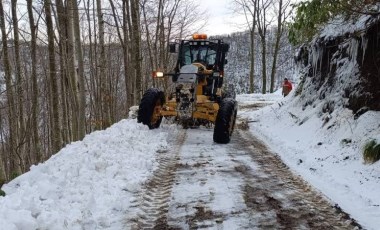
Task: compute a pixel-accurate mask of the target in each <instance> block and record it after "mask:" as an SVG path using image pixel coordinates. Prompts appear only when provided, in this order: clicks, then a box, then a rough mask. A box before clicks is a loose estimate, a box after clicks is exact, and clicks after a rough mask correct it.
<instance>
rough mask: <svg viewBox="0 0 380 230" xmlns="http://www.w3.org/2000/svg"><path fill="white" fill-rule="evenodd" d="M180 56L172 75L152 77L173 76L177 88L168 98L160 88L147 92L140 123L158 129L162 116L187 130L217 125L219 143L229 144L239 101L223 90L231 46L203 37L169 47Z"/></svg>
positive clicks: (143, 101)
mask: <svg viewBox="0 0 380 230" xmlns="http://www.w3.org/2000/svg"><path fill="white" fill-rule="evenodd" d="M169 49H170V52H171V53H178V59H177V64H176V67H175V69H174V71H173V72H172V73H162V72H154V73H153V77H155V78H163V77H167V76H168V77H171V78H172V81H173V83H174V85H175V87H173V90H172V92H170V93H168V94H167V95H165V94H164V92H163V91H161V90H159V89H157V88H150V89H148V90H146V91H145V93H144V95H143V97H142V99H141V103H140V105H139V111H138V115H137V121H138V122H140V123H143V124H145V125H147V126H148V127H149V128H150V129H154V128H158V127H159V126H160V124H161V120H162V118H163V117H175V120H176V121H177V122H178V123H179V124H181V125H182V126H183V127H184V128H188V127H194V126H195V127H196V126H199V125H204V126H212V125H213V126H214V135H213V139H214V141H215V142H216V143H228V142H230V138H231V135H232V132H233V130H234V126H235V120H236V114H237V102H236V100H235V99H234V97H233V96H232V95H233V93H231V92H226V91H225V90H224V89H223V87H222V86H223V81H224V65H225V64H227V60H226V54H227V52H228V49H229V45H228V44H226V43H223V41H222V40H221V39H215V40H211V39H207V36H206V35H204V34H196V35H193V39H190V40H180V41H177V42H176V43H171V44H170V45H169Z"/></svg>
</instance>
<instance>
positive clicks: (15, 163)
mask: <svg viewBox="0 0 380 230" xmlns="http://www.w3.org/2000/svg"><path fill="white" fill-rule="evenodd" d="M0 29H1V39H2V44H3V64H4V74H5V85H6V88H7V106H8V122H9V142H8V149H7V150H8V157H7V159H6V162H7V161H8V162H9V164H6V166H7V169H6V172H7V176H8V179H10V178H9V176H10V175H11V174H12V175H19V174H20V173H21V168H20V163H21V162H20V160H21V159H20V158H21V157H20V156H19V155H17V152H16V146H17V140H16V133H17V131H16V130H17V121H16V120H15V119H14V117H15V115H16V114H17V112H16V109H15V103H14V92H13V85H12V72H11V65H10V62H9V54H8V38H7V32H6V29H5V19H4V7H3V0H0ZM11 177H13V176H11Z"/></svg>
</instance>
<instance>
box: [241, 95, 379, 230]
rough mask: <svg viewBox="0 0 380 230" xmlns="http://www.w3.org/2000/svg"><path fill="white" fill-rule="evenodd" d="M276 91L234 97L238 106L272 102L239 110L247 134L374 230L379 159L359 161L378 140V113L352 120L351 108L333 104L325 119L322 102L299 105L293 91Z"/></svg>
mask: <svg viewBox="0 0 380 230" xmlns="http://www.w3.org/2000/svg"><path fill="white" fill-rule="evenodd" d="M276 94H277V98H276V97H274V96H275V95H276ZM276 94H275V95H273V94H272V95H255V94H253V95H238V97H237V98H238V100H239V101H240V104H241V105H244V104H247V103H250V102H253V101H258V102H263V101H272V102H274V104H273V105H271V106H267V107H265V108H263V109H261V110H258V111H253V112H252V111H245V110H242V111H240V112H239V115H240V116H241V117H242V118H245V119H247V120H248V123H249V126H250V130H251V132H252V133H253V134H255V135H257V136H259V137H260V138H261V139H262V140H263V141H264V142H265V143H267V144H268V145H269V146H270V147H271V148H272V149H273V151H274V152H276V153H278V154H279V156H281V158H282V160H283V161H284V162H285V163H286V164H287V165H288V166H289V167H290V168H291V169H292V170H293V171H294V172H295V173H297V174H299V175H301V176H302V177H303V178H305V179H306V180H307V181H309V182H310V183H311V184H312V185H313V186H314V187H315V188H317V189H319V190H320V191H321V192H322V193H324V194H325V195H326V196H328V197H329V198H330V199H331V201H332V202H333V203H336V204H337V205H338V206H340V207H341V208H342V209H343V210H344V211H346V212H347V213H349V214H350V215H351V217H353V218H355V219H356V220H358V222H359V223H360V224H361V225H363V227H365V228H367V229H378V224H379V223H380V222H379V220H380V198H379V194H380V176H379V175H380V162H377V163H375V164H372V165H366V164H364V163H363V158H362V149H363V146H364V145H365V143H366V142H367V141H368V140H371V139H375V140H377V142H378V143H379V142H380V112H379V111H369V112H367V113H365V114H363V115H362V116H360V117H359V118H358V119H356V120H355V119H354V116H353V113H352V111H351V110H349V109H345V108H343V107H339V108H338V107H336V108H335V110H334V111H333V112H332V114H330V119H329V120H323V114H322V113H321V112H320V111H321V109H322V106H323V104H317V105H316V106H315V107H311V106H309V107H307V108H306V109H302V99H301V98H299V97H294V91H292V92H291V94H290V96H288V97H286V98H282V97H281V94H280V92H276Z"/></svg>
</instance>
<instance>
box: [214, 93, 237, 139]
mask: <svg viewBox="0 0 380 230" xmlns="http://www.w3.org/2000/svg"><path fill="white" fill-rule="evenodd" d="M236 114H237V102H236V101H235V100H234V99H233V98H224V99H223V100H222V101H221V103H220V108H219V111H218V114H217V116H216V120H215V127H214V141H215V142H216V143H220V144H227V143H229V142H230V140H231V135H232V133H233V131H234V128H235V121H236Z"/></svg>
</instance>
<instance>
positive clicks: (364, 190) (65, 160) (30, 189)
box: [0, 90, 380, 230]
mask: <svg viewBox="0 0 380 230" xmlns="http://www.w3.org/2000/svg"><path fill="white" fill-rule="evenodd" d="M294 92H295V90H293V91H292V92H291V93H290V95H289V96H287V97H286V98H283V97H282V96H281V93H280V92H279V91H277V92H276V93H274V94H267V95H262V94H244V95H238V96H237V99H238V101H239V105H240V107H241V108H243V109H241V110H239V113H238V115H239V117H240V118H242V119H247V120H248V121H249V126H250V131H251V132H252V133H253V134H254V135H257V136H258V137H259V138H260V139H262V140H263V141H264V142H265V143H267V144H268V145H269V146H270V147H271V149H272V151H273V152H275V153H277V154H278V155H279V156H280V157H281V158H282V160H283V161H284V162H285V163H286V164H287V165H288V166H289V167H290V169H291V170H292V171H293V172H294V173H296V174H298V175H301V176H302V177H303V178H304V179H305V180H307V181H308V182H309V183H310V184H311V185H313V186H314V187H315V188H316V189H317V190H319V191H321V192H322V193H324V194H325V195H326V196H327V197H328V198H329V199H330V200H331V202H332V203H333V204H337V205H339V206H340V207H341V208H342V209H343V210H344V211H345V212H347V213H349V214H350V215H351V217H353V218H354V219H356V220H357V221H358V222H359V224H361V225H362V226H363V227H364V228H366V229H377V228H378V224H379V219H380V199H379V194H380V176H379V175H380V163H379V162H377V163H374V164H370V165H368V164H364V163H363V158H362V148H363V145H364V144H365V143H366V142H367V141H368V140H370V139H374V140H377V141H378V142H380V112H375V111H368V112H367V113H365V114H363V115H362V116H360V117H359V118H358V119H356V120H355V119H354V118H353V114H352V112H351V111H350V110H348V109H344V108H343V107H335V110H334V111H333V112H332V113H331V114H329V115H327V114H321V113H320V110H321V108H322V105H318V104H317V105H316V106H315V107H313V106H308V107H306V108H305V109H304V110H302V106H300V104H301V101H300V100H301V99H300V98H299V97H295V96H294ZM252 103H263V104H271V105H267V106H266V107H264V108H262V109H259V110H256V111H254V110H252V108H251V109H250V108H248V107H249V105H250V104H252ZM326 116H329V118H328V120H327V119H326ZM175 129H178V127H177V126H171V125H163V126H162V127H161V128H159V129H155V130H149V129H148V128H147V127H146V126H143V125H141V124H137V123H136V119H127V120H122V121H120V122H119V123H117V124H115V125H113V126H112V127H110V128H108V129H107V130H104V131H97V132H94V133H92V134H89V135H87V136H86V137H85V139H84V140H83V141H78V142H75V143H72V144H70V145H67V146H66V147H65V148H63V149H62V150H61V151H60V152H58V153H57V154H55V155H54V156H53V157H51V159H49V160H48V161H46V162H45V163H42V164H39V165H36V166H33V167H32V168H31V170H30V172H28V173H25V174H23V175H21V176H19V177H17V178H16V179H14V180H13V181H11V182H9V183H8V184H5V185H4V186H3V187H2V189H3V190H4V191H5V192H6V194H7V195H6V196H5V197H0V229H1V230H13V229H22V230H24V229H25V230H28V229H123V226H124V222H125V218H126V216H133V213H130V212H134V211H135V210H136V209H134V208H132V205H131V203H133V202H134V201H135V200H136V194H138V193H139V192H140V191H141V189H142V186H143V185H144V183H145V182H147V180H148V179H149V178H150V177H151V176H152V173H153V171H154V170H155V169H156V168H157V166H158V163H157V162H156V159H157V156H158V155H157V154H159V153H160V152H161V153H162V152H164V151H163V150H166V149H167V148H170V146H169V144H168V143H167V138H168V135H170V134H169V133H173V130H175ZM191 132H196V131H194V130H190V131H189V135H188V138H187V139H186V141H185V144H184V146H183V147H182V149H181V152H182V153H181V154H182V155H181V162H180V163H181V164H187V165H191V164H193V163H194V162H192V161H191V160H190V159H192V157H194V154H196V153H195V152H192V151H191V150H192V145H194V143H195V140H193V139H191V138H192V135H191ZM199 132H205V134H204V135H205V136H204V140H205V141H211V139H210V138H211V133H207V132H212V131H207V130H206V131H205V130H201V131H199ZM206 136H207V137H208V139H207V138H206ZM202 139H203V138H202ZM209 139H210V140H209ZM205 146H206V147H202V145H200V146H199V147H198V148H205V149H204V152H203V157H205V159H207V158H213V159H214V162H212V164H214V166H215V167H219V168H220V166H221V167H224V168H226V170H228V169H229V168H231V167H232V168H233V167H234V163H233V162H232V161H226V159H227V158H224V157H219V158H218V156H222V155H226V154H227V155H228V154H232V153H231V150H226V149H224V146H227V147H226V148H228V145H209V144H208V145H205ZM226 151H229V152H226ZM235 154H236V155H235V157H236V159H238V160H239V161H242V162H248V159H244V158H242V159H240V158H239V155H238V151H237V152H236V153H235ZM214 166H213V167H214ZM251 167H255V166H254V165H251ZM215 171H216V170H215ZM212 173H213V171H212V168H211V171H207V172H199V174H200V175H201V174H202V175H206V174H207V175H210V176H211V178H210V179H209V180H208V182H207V184H205V185H204V186H200V185H199V184H195V183H192V179H194V178H187V179H186V178H182V179H181V180H179V181H177V182H179V183H177V184H176V185H175V186H174V187H173V190H172V199H173V202H176V203H184V202H186V201H187V202H189V200H192V199H194V200H195V199H196V198H199V197H198V196H201V195H202V194H203V193H205V192H206V193H209V192H210V191H211V192H213V193H215V200H214V201H213V202H212V203H211V204H210V205H212V206H213V207H214V208H215V209H219V210H230V209H236V210H240V209H242V208H243V207H244V204H243V200H242V198H241V197H239V196H237V194H238V193H237V192H236V191H237V189H238V187H239V186H240V185H241V184H242V183H243V182H242V181H238V180H235V181H231V180H230V179H231V178H228V176H227V174H220V175H219V174H218V173H216V174H215V175H213V174H212ZM218 175H219V176H218ZM179 178H181V177H179ZM205 187H207V188H209V189H205ZM219 187H220V188H222V189H220V190H212V188H219ZM223 188H225V189H223ZM221 191H225V193H224V192H221ZM226 197H227V198H226ZM228 197H232V198H231V199H233V200H234V202H232V200H231V199H228ZM177 211H178V212H177ZM181 213H182V212H181V211H180V210H175V209H173V207H172V208H171V209H170V210H169V214H171V215H172V218H174V217H175V216H176V215H180V214H181ZM243 217H244V215H243V214H242V216H241V218H243ZM241 218H238V219H233V218H231V219H230V220H228V221H229V222H226V224H229V226H230V227H231V228H230V229H235V228H236V227H237V226H239V225H240V224H242V223H241V222H239V221H241V220H242V219H241Z"/></svg>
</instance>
